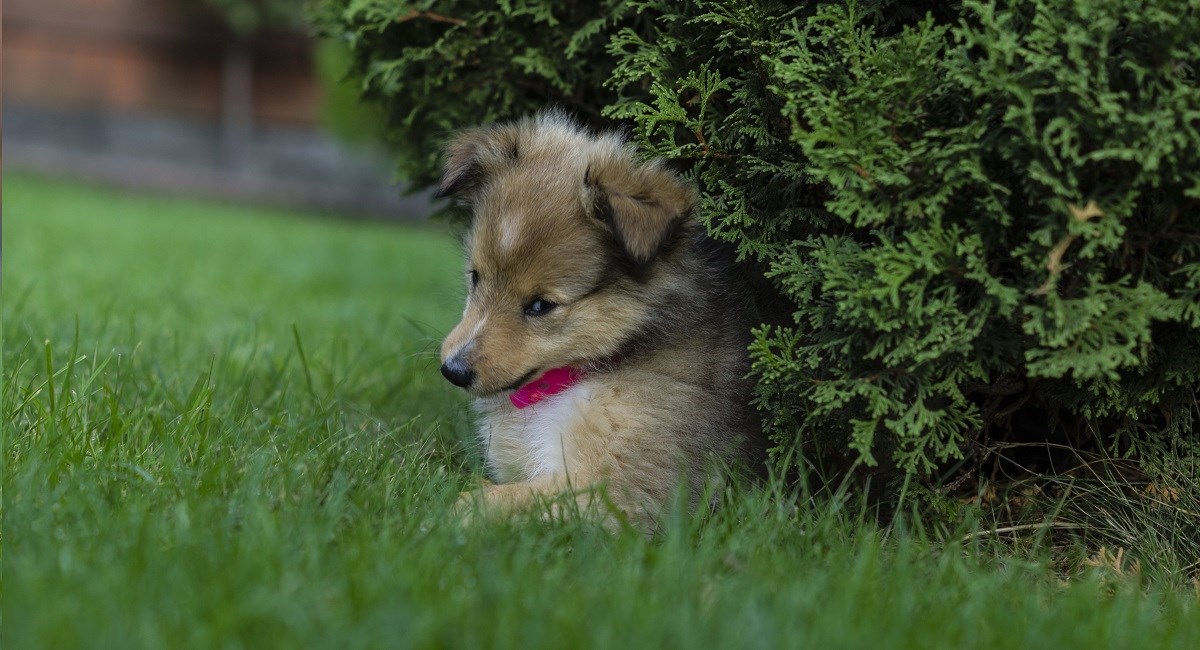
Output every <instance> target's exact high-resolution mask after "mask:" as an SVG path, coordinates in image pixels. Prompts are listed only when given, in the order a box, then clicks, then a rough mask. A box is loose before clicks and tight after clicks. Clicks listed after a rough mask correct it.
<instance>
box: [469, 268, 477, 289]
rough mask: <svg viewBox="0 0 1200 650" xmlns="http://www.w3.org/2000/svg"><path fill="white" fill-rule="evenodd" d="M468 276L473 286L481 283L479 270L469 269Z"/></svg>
mask: <svg viewBox="0 0 1200 650" xmlns="http://www.w3.org/2000/svg"><path fill="white" fill-rule="evenodd" d="M467 278H468V279H469V280H470V282H471V288H472V289H474V288H475V285H477V284H479V271H476V270H474V269H472V270H470V271H468V272H467Z"/></svg>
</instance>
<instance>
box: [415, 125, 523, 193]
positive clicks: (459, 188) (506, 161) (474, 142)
mask: <svg viewBox="0 0 1200 650" xmlns="http://www.w3.org/2000/svg"><path fill="white" fill-rule="evenodd" d="M518 143H519V131H518V128H517V127H516V126H515V125H512V124H503V125H498V126H486V127H480V128H475V129H467V130H465V131H463V132H461V133H459V134H458V135H456V136H454V138H452V139H451V140H450V142H449V143H447V144H446V151H445V156H444V157H445V163H444V164H443V167H442V180H441V182H439V183H438V189H437V193H436V194H434V196H435V197H436V198H439V199H440V198H445V197H447V196H452V197H454V198H457V199H463V200H469V199H470V198H471V197H472V196H473V195H474V194H475V192H476V191H477V190H478V189H479V188H480V187H482V186H483V184H484V183H485V182H486V181H487V178H488V176H490V175H491V174H494V173H496V171H498V170H499V169H500V168H502V167H504V166H506V165H513V164H515V163H516V162H517V158H518V156H519V155H520V151H519V150H518Z"/></svg>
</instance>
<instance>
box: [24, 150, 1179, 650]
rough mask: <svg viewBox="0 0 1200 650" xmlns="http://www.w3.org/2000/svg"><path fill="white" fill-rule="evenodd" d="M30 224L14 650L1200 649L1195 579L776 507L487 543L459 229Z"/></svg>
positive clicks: (200, 211) (64, 209) (135, 221)
mask: <svg viewBox="0 0 1200 650" xmlns="http://www.w3.org/2000/svg"><path fill="white" fill-rule="evenodd" d="M4 212H5V216H6V217H7V220H6V222H5V225H4V245H5V246H4V274H3V298H4V321H3V323H4V332H3V334H4V354H3V363H4V386H3V404H4V450H5V455H4V482H3V497H4V500H3V507H4V521H3V542H4V549H3V551H4V552H3V561H4V566H3V569H4V571H3V603H4V608H3V643H4V646H5V647H9V648H80V647H86V648H122V649H125V648H210V647H221V648H272V647H275V648H323V647H337V648H390V647H447V646H453V647H483V646H487V647H522V648H524V647H575V646H584V645H588V646H605V647H621V648H630V647H761V648H776V647H815V648H827V647H851V648H860V647H870V646H878V647H887V648H908V647H911V648H930V647H947V648H964V647H973V648H992V647H996V648H1028V647H1043V648H1060V647H1088V648H1102V647H1110V648H1130V647H1178V648H1196V647H1200V593H1193V592H1192V590H1191V589H1190V588H1179V587H1168V586H1166V585H1165V584H1163V583H1161V582H1159V581H1155V580H1153V579H1152V578H1146V577H1143V578H1138V577H1132V578H1122V577H1119V576H1116V575H1115V574H1114V572H1112V571H1105V570H1102V569H1096V570H1090V571H1084V572H1082V573H1078V574H1076V575H1073V576H1071V577H1070V578H1069V579H1066V580H1064V579H1063V576H1062V575H1060V572H1059V571H1056V570H1055V569H1054V568H1052V564H1051V563H1050V562H1049V560H1048V559H1047V556H1046V554H1045V553H1044V552H1041V551H1037V550H1034V551H1032V552H1024V551H1022V552H1021V553H1019V554H1016V553H1015V552H1013V551H1011V550H1010V549H1011V548H1013V547H1009V546H1003V545H989V543H988V542H987V540H989V539H991V537H989V536H986V535H980V536H976V537H973V538H972V541H970V542H968V543H965V544H959V543H954V542H951V543H940V542H936V541H932V540H930V539H927V538H928V537H930V535H928V534H922V533H920V532H919V531H913V530H911V528H912V527H905V526H889V527H887V528H880V527H878V526H876V525H874V524H872V523H869V520H868V519H867V518H865V517H863V516H862V515H861V513H860V512H859V509H858V508H855V507H851V506H848V505H844V504H843V505H838V504H836V503H831V502H828V501H826V502H818V503H816V504H815V505H813V504H807V503H804V502H801V505H800V507H795V506H794V505H793V504H794V502H793V501H792V500H789V499H785V498H782V497H780V496H779V495H777V494H774V493H773V491H772V490H771V489H767V488H761V487H758V488H756V487H752V486H739V487H734V488H730V490H729V491H728V492H727V493H726V494H725V495H724V501H725V506H724V507H723V508H722V509H720V510H719V511H718V512H717V513H715V514H713V515H710V516H706V517H702V518H701V517H689V516H686V515H683V514H680V515H677V516H675V517H673V518H672V519H671V521H670V522H669V524H668V526H667V530H666V532H665V533H664V534H663V535H661V536H660V537H659V538H657V539H654V540H646V539H644V538H642V537H641V536H639V535H637V534H634V533H627V534H620V535H609V534H606V533H603V532H601V531H597V530H595V529H593V528H591V527H589V526H587V525H586V524H583V523H581V522H574V521H566V522H558V523H541V522H538V521H534V520H529V521H513V522H507V523H503V524H495V525H477V526H473V527H463V526H462V525H460V524H458V523H457V522H456V521H455V520H454V519H453V518H451V517H450V516H449V509H450V505H451V503H452V502H453V500H454V498H455V496H456V494H457V493H458V492H459V491H460V490H462V489H466V488H468V487H469V486H470V485H472V484H474V483H476V482H477V481H478V480H479V477H480V462H479V458H480V456H479V452H478V450H477V449H476V448H475V447H474V446H473V445H472V442H471V436H470V420H469V417H468V415H467V412H466V406H467V404H466V401H465V400H464V399H463V398H462V396H461V395H459V394H457V393H455V392H454V391H453V390H451V387H450V386H449V385H447V384H445V382H444V381H443V380H442V379H441V377H440V376H439V374H438V372H437V361H436V357H437V349H438V340H439V337H440V335H441V334H442V333H443V332H445V331H446V330H447V329H448V327H449V326H450V325H452V324H453V322H454V320H455V318H456V316H457V314H458V310H459V308H460V307H459V300H460V298H461V287H462V285H463V282H462V272H461V268H462V267H461V266H460V262H459V260H458V246H457V244H456V243H455V242H454V240H453V238H452V237H451V236H450V235H448V234H446V233H445V232H443V230H444V229H441V230H439V229H438V228H434V227H416V226H407V225H381V224H363V223H352V222H344V221H333V220H327V219H318V218H313V217H306V216H303V215H293V214H283V213H278V212H272V211H266V210H260V209H250V208H243V207H236V206H230V205H225V204H217V203H205V202H199V201H184V200H177V199H164V198H151V197H143V196H131V195H128V194H122V193H118V192H114V191H111V190H102V189H95V188H90V187H85V186H81V185H77V184H69V183H63V182H59V181H52V180H46V179H39V178H33V177H27V176H17V175H8V174H6V175H5V178H4ZM955 537H956V538H957V537H958V536H957V535H956V536H955ZM1026 546H1028V545H1026ZM1034 546H1035V547H1036V545H1034ZM1022 548H1024V546H1023V547H1022Z"/></svg>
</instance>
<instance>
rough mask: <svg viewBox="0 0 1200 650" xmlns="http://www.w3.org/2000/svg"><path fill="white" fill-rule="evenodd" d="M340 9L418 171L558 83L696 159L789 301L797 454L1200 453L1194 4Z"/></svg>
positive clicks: (939, 458) (407, 158)
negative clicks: (1063, 446)
mask: <svg viewBox="0 0 1200 650" xmlns="http://www.w3.org/2000/svg"><path fill="white" fill-rule="evenodd" d="M435 7H436V9H435ZM316 19H317V22H318V25H319V26H320V28H321V29H322V30H323V32H324V33H325V34H326V35H327V36H330V37H333V38H337V39H340V40H343V41H344V42H346V43H347V44H348V45H349V46H350V47H351V49H352V51H353V52H354V55H355V60H356V73H357V74H359V75H361V79H362V90H363V94H364V95H365V96H366V97H367V98H368V99H370V100H373V101H375V102H377V103H379V104H381V105H382V106H383V107H384V108H385V109H386V111H387V113H388V114H389V115H390V120H391V122H390V129H391V131H390V132H391V138H392V141H393V144H394V145H395V146H396V147H397V149H396V151H397V155H398V158H399V160H400V163H399V165H400V170H401V172H402V173H403V174H404V175H406V176H407V177H409V178H410V179H413V180H414V181H416V182H417V183H419V184H420V183H428V182H430V181H431V180H432V179H433V178H434V176H435V174H436V155H437V148H438V145H439V144H440V142H441V141H442V139H443V138H445V136H446V135H447V134H448V133H449V132H450V131H451V130H453V129H454V128H457V127H460V126H463V125H467V124H474V123H478V122H485V121H490V120H495V119H501V118H509V117H513V116H516V115H520V114H524V113H528V112H530V111H533V110H537V109H540V108H543V107H545V106H547V105H549V104H557V105H559V106H563V107H565V108H567V109H569V110H572V111H574V112H576V113H577V114H578V115H580V116H581V117H582V118H583V119H585V120H586V121H588V122H591V123H595V124H598V125H601V124H606V123H607V124H609V125H625V126H626V127H628V128H630V130H631V133H632V135H633V137H634V138H635V140H636V141H637V142H638V143H639V145H641V147H642V148H643V149H645V150H646V151H647V152H649V154H650V155H655V156H664V157H667V158H670V159H672V160H674V161H676V162H677V163H679V164H680V165H681V166H682V167H683V168H684V169H686V170H688V171H689V173H691V174H692V175H693V176H694V178H695V180H696V182H697V183H698V185H699V186H700V188H701V190H702V201H701V204H700V206H699V209H698V214H699V216H700V218H701V219H703V221H704V223H705V224H706V225H707V227H708V228H709V231H710V233H711V235H712V236H713V237H715V238H718V239H722V240H726V241H729V242H732V243H733V244H736V247H737V250H738V251H739V254H740V255H741V256H742V257H743V258H744V259H747V260H752V261H755V262H757V263H758V264H759V265H761V267H762V268H765V269H767V276H768V277H769V279H770V280H771V282H772V283H773V285H774V287H775V288H776V289H777V290H778V292H779V293H780V294H781V295H783V296H785V297H786V298H788V299H789V300H790V301H791V305H792V313H791V318H790V319H787V320H786V322H782V323H772V324H765V325H764V326H763V327H761V328H759V329H758V330H757V331H756V338H755V342H754V344H753V346H752V349H751V354H752V357H753V362H754V372H755V373H756V376H757V378H758V393H757V400H758V403H759V404H760V405H761V406H762V408H763V409H764V413H765V414H766V416H767V421H768V426H769V427H770V428H771V430H772V432H773V434H774V436H775V439H776V440H777V442H779V443H780V445H779V448H780V449H781V450H795V449H815V450H817V451H819V452H822V453H835V454H836V453H842V452H847V453H848V455H850V456H853V457H857V458H859V459H861V460H863V461H865V462H867V463H876V462H880V461H885V462H888V463H895V464H896V465H898V466H899V467H901V468H903V469H905V470H907V471H910V472H917V473H927V472H930V471H931V470H933V469H935V468H936V467H938V466H940V465H942V464H944V463H945V462H947V461H950V460H953V459H955V458H960V457H962V456H963V454H965V453H969V452H971V451H972V450H975V449H977V448H978V447H979V446H980V445H983V444H986V443H987V442H989V441H997V440H1005V439H1011V438H1013V437H1024V438H1026V439H1028V438H1029V437H1034V438H1038V439H1053V440H1061V441H1066V442H1069V443H1073V444H1080V443H1081V442H1082V441H1084V440H1091V441H1097V440H1098V441H1099V442H1100V443H1101V444H1103V445H1105V446H1107V447H1108V448H1109V449H1111V450H1114V451H1116V452H1119V453H1122V454H1136V455H1138V456H1139V457H1141V458H1143V459H1145V460H1147V461H1150V463H1149V464H1150V465H1151V466H1153V465H1155V464H1161V463H1164V462H1166V461H1168V460H1173V461H1179V460H1184V461H1194V459H1195V458H1196V453H1197V449H1198V447H1200V445H1198V444H1197V437H1196V435H1195V434H1194V433H1193V426H1194V424H1195V421H1196V419H1197V416H1198V410H1200V407H1198V405H1197V387H1198V386H1200V82H1198V79H1197V75H1198V74H1200V71H1198V70H1197V66H1198V65H1200V2H1197V0H1188V1H1186V2H1181V1H1178V0H1146V1H1145V2H1140V3H1136V6H1134V3H1129V2H1124V1H1121V0H1094V1H1091V2H1070V1H1066V0H1035V1H1031V2H1014V3H1002V2H979V1H968V2H962V3H956V2H949V3H947V2H931V3H928V4H926V5H923V4H922V3H914V2H890V1H887V0H879V1H876V2H868V1H862V2H857V3H854V2H851V3H818V2H810V3H792V2H771V1H767V0H762V1H749V0H747V1H739V0H727V1H709V0H691V1H689V2H670V1H666V0H661V1H656V0H644V1H629V2H621V1H617V0H611V1H608V2H600V3H578V2H553V1H551V0H526V1H524V2H517V1H508V2H483V1H467V0H463V1H454V0H451V1H446V2H438V3H432V2H416V3H414V2H409V3H395V2H390V1H383V0H323V2H322V3H321V5H320V7H319V8H318V10H317V12H316ZM1193 467H1194V465H1193Z"/></svg>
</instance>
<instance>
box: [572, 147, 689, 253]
mask: <svg viewBox="0 0 1200 650" xmlns="http://www.w3.org/2000/svg"><path fill="white" fill-rule="evenodd" d="M584 183H585V185H586V189H587V191H588V192H589V193H590V195H591V198H592V204H593V205H594V206H595V208H594V215H595V216H596V217H597V218H599V219H601V220H602V221H604V222H605V223H607V224H608V225H609V228H611V230H612V233H613V235H614V236H615V237H616V240H617V243H618V244H619V245H620V246H621V248H622V249H623V251H624V252H625V255H626V256H627V257H628V258H629V260H630V261H632V262H633V263H634V265H635V266H636V267H637V268H639V269H644V268H646V267H647V266H649V265H650V263H651V262H652V261H654V258H656V257H657V256H658V255H659V253H661V252H663V250H665V249H666V248H667V247H668V246H669V244H670V243H671V241H672V239H673V235H674V234H675V232H676V231H677V230H678V228H679V226H680V225H681V224H682V223H683V221H684V220H685V219H686V218H687V217H688V216H690V214H691V212H692V209H693V208H694V207H695V205H696V192H695V190H693V189H692V188H691V186H689V185H687V184H686V183H684V182H683V181H682V180H680V178H679V177H678V176H676V175H675V174H673V173H672V172H670V171H668V170H666V169H664V168H663V167H662V165H661V163H659V162H657V161H655V162H651V163H648V164H645V165H641V166H637V165H634V164H633V163H632V162H631V161H629V160H622V159H617V160H608V161H602V162H593V163H592V165H591V166H590V167H588V171H587V173H586V174H585V177H584Z"/></svg>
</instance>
